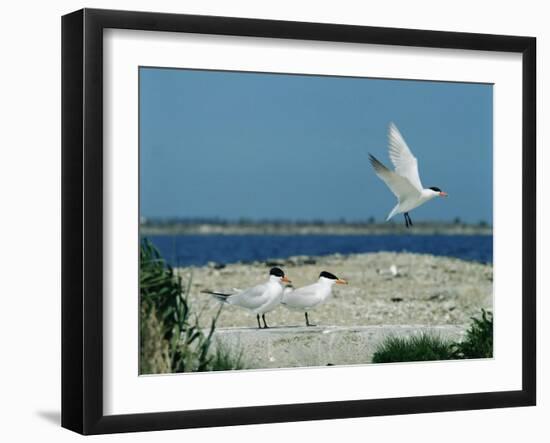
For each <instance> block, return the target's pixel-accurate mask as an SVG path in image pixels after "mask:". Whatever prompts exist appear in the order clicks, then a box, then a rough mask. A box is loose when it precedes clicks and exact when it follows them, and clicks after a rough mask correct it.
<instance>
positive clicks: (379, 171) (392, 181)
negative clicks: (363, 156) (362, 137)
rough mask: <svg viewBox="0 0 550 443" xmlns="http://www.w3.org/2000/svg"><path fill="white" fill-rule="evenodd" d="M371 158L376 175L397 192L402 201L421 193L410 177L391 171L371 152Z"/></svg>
mask: <svg viewBox="0 0 550 443" xmlns="http://www.w3.org/2000/svg"><path fill="white" fill-rule="evenodd" d="M369 160H370V163H371V165H372V167H373V168H374V172H376V175H378V177H380V178H381V179H382V181H383V182H384V183H386V185H388V188H390V191H391V192H393V193H394V194H395V196H396V197H397V199H398V200H399V201H400V202H401V201H404V200H406V199H407V198H410V197H416V196H418V194H420V191H419V190H418V189H417V188H416V187H415V186H413V184H412V183H411V182H410V181H409V179H407V178H405V177H403V176H401V175H399V174H397V173H396V172H393V171H390V170H389V169H388V168H386V167H385V166H384V165H383V164H382V163H381V162H380V161H379V160H378V159H377V158H376V157H375V156H374V155H371V154H369Z"/></svg>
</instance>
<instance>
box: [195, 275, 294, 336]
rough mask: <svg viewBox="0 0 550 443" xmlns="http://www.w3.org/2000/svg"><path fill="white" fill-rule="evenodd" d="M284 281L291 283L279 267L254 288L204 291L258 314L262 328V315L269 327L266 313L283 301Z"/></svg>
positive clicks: (265, 325)
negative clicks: (265, 280) (232, 290)
mask: <svg viewBox="0 0 550 443" xmlns="http://www.w3.org/2000/svg"><path fill="white" fill-rule="evenodd" d="M284 283H290V280H289V279H288V278H287V277H286V276H285V273H284V272H283V271H282V270H281V269H279V268H271V270H270V271H269V279H268V280H267V282H265V283H261V284H259V285H256V286H253V287H252V288H248V289H243V290H238V289H235V290H234V291H235V292H233V293H229V294H228V293H224V292H219V291H202V292H204V293H206V294H210V295H212V296H214V298H216V299H217V300H219V301H221V302H223V303H227V304H230V305H234V306H240V307H241V308H245V309H248V310H249V311H252V312H253V313H254V314H256V320H257V321H258V328H259V329H261V328H262V325H261V324H260V315H261V317H262V320H263V321H264V328H268V327H269V326H267V323H266V321H265V314H266V313H267V312H269V311H272V310H273V309H275V308H276V307H277V306H279V304H280V303H281V298H282V295H283V288H284V286H283V285H284Z"/></svg>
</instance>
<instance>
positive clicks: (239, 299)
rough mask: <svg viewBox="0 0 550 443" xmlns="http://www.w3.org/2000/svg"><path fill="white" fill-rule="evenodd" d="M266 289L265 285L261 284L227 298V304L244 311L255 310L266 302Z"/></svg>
mask: <svg viewBox="0 0 550 443" xmlns="http://www.w3.org/2000/svg"><path fill="white" fill-rule="evenodd" d="M267 289H268V288H267V283H262V284H260V285H257V286H254V287H252V288H249V289H244V290H242V291H240V292H237V293H236V294H233V295H231V296H229V297H228V298H227V302H228V303H229V304H230V305H237V306H241V307H243V308H246V309H257V308H259V307H261V306H263V305H264V304H265V303H266V302H267V301H268V296H267V295H266V291H267Z"/></svg>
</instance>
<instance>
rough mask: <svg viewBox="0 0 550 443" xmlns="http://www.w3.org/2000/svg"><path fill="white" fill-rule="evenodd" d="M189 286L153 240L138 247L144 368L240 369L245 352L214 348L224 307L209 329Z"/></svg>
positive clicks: (149, 370)
mask: <svg viewBox="0 0 550 443" xmlns="http://www.w3.org/2000/svg"><path fill="white" fill-rule="evenodd" d="M190 286H191V280H189V281H188V282H187V284H186V285H184V284H183V281H182V279H181V277H180V276H178V275H176V274H175V273H174V270H173V269H172V267H170V266H169V265H168V264H167V263H166V262H165V261H164V260H163V258H162V257H161V255H160V253H159V251H158V250H157V249H156V248H155V247H154V246H153V245H152V243H151V242H150V241H148V240H147V239H144V240H143V241H142V243H141V248H140V373H141V374H159V373H169V372H199V371H213V370H228V369H237V367H238V369H241V367H240V366H241V356H240V355H239V356H238V357H233V356H231V355H230V354H229V353H228V352H225V351H222V350H218V351H216V352H212V351H211V346H212V335H213V334H214V331H215V329H216V321H217V319H218V317H219V315H220V312H221V308H222V307H221V305H220V309H219V310H218V312H217V314H216V315H215V316H214V318H212V319H211V321H210V329H209V330H208V331H207V332H205V331H204V330H203V328H201V327H200V326H199V317H200V314H198V313H197V312H196V311H195V310H194V308H193V306H192V305H191V304H190V302H189V300H188V298H187V295H188V294H189V288H190Z"/></svg>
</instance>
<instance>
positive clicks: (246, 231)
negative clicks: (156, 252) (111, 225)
mask: <svg viewBox="0 0 550 443" xmlns="http://www.w3.org/2000/svg"><path fill="white" fill-rule="evenodd" d="M140 234H141V235H144V236H148V235H403V234H406V235H492V234H493V228H492V226H490V225H487V224H484V223H480V224H465V223H431V222H418V223H415V224H414V226H413V227H412V228H409V229H407V228H406V227H405V225H404V224H402V223H396V222H389V223H305V222H304V223H223V222H221V223H189V222H184V223H141V224H140Z"/></svg>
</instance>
